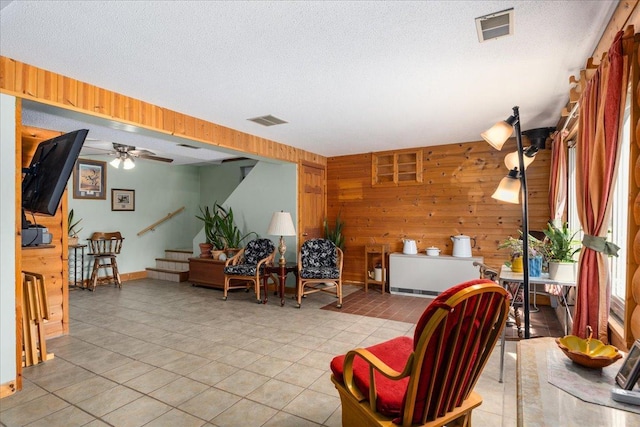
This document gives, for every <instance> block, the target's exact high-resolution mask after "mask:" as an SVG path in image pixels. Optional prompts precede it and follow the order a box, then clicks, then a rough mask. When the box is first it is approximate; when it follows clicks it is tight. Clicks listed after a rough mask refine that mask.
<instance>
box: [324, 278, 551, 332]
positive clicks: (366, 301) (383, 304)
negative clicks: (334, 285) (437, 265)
mask: <svg viewBox="0 0 640 427" xmlns="http://www.w3.org/2000/svg"><path fill="white" fill-rule="evenodd" d="M431 301H432V299H431V298H421V297H412V296H404V295H391V294H389V293H384V294H381V293H380V292H379V291H377V290H371V289H370V290H369V292H367V293H365V292H364V290H357V291H355V292H352V293H351V294H349V295H347V296H345V297H344V298H343V304H342V308H340V309H339V308H336V306H335V303H332V304H329V305H327V306H325V307H322V309H324V310H330V311H340V312H342V313H350V314H359V315H361V316H368V317H377V318H381V319H389V320H397V321H399V322H408V323H417V322H418V319H420V315H421V314H422V312H423V311H424V309H425V308H426V307H427V305H429V303H430V302H431ZM538 309H539V310H538V311H534V310H533V308H532V311H531V312H530V323H531V336H532V337H561V336H564V331H563V330H562V325H561V324H560V322H559V321H558V318H557V317H556V314H555V312H554V310H553V309H552V308H551V307H549V306H542V305H541V306H538ZM511 323H513V322H510V324H509V325H508V326H507V336H508V337H512V338H515V337H517V328H516V326H515V324H513V325H512V324H511ZM523 326H524V325H523Z"/></svg>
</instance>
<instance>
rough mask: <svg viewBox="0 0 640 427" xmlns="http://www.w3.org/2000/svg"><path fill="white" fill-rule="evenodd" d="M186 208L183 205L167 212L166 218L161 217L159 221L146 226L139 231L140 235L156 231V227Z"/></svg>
mask: <svg viewBox="0 0 640 427" xmlns="http://www.w3.org/2000/svg"><path fill="white" fill-rule="evenodd" d="M183 210H184V206H183V207H181V208H180V209H177V210H175V211H173V212H171V213H169V214H167V216H165V217H164V218H162V219H160V220H159V221H156V222H154V223H153V224H151V225H150V226H148V227H147V228H145V229H144V230H142V231H140V232H139V233H138V236H142V235H143V234H144V233H146V232H147V231H150V230H152V231H155V228H156V227H157V226H158V225H160V224H162V223H163V222H165V221H168V220H170V219H171V218H173V217H174V216H176V215H178V214H179V213H180V212H182V211H183Z"/></svg>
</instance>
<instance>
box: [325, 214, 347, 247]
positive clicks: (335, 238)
mask: <svg viewBox="0 0 640 427" xmlns="http://www.w3.org/2000/svg"><path fill="white" fill-rule="evenodd" d="M323 227H324V238H325V239H327V240H331V241H332V242H333V243H334V244H335V245H336V246H337V247H339V248H340V249H343V250H344V235H343V234H342V227H344V222H343V221H342V219H341V218H340V214H339V213H338V216H337V217H336V224H335V226H334V227H333V229H331V228H329V221H328V220H327V218H325V219H324V221H323Z"/></svg>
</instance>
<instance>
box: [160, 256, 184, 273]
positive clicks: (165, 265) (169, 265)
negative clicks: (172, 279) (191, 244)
mask: <svg viewBox="0 0 640 427" xmlns="http://www.w3.org/2000/svg"><path fill="white" fill-rule="evenodd" d="M156 268H161V269H165V270H174V271H189V261H187V260H184V259H173V258H156Z"/></svg>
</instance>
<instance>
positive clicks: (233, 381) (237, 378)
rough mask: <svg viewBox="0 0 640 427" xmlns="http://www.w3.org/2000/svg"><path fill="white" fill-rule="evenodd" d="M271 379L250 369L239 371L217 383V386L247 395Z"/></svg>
mask: <svg viewBox="0 0 640 427" xmlns="http://www.w3.org/2000/svg"><path fill="white" fill-rule="evenodd" d="M267 381H269V377H265V376H264V375H259V374H256V373H254V372H249V371H238V372H236V373H234V374H232V375H230V376H229V377H227V378H225V379H224V380H222V381H220V382H219V383H217V384H216V388H219V389H221V390H225V391H228V392H229V393H233V394H237V395H238V396H246V395H247V394H249V393H251V392H252V391H253V390H255V389H257V388H258V387H260V386H261V385H262V384H264V383H266V382H267Z"/></svg>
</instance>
